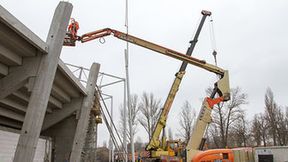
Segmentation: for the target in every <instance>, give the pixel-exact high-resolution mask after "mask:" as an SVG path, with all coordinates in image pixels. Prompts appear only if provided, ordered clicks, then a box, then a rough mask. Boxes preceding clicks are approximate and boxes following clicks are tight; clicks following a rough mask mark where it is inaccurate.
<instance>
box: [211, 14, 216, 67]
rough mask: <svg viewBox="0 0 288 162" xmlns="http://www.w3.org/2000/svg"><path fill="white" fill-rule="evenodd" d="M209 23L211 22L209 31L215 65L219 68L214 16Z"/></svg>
mask: <svg viewBox="0 0 288 162" xmlns="http://www.w3.org/2000/svg"><path fill="white" fill-rule="evenodd" d="M209 22H210V23H209V31H210V41H211V49H212V55H213V57H214V61H215V65H216V66H217V47H216V39H215V31H214V22H213V18H212V15H211V16H210V21H209Z"/></svg>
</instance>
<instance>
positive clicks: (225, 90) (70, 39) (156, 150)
mask: <svg viewBox="0 0 288 162" xmlns="http://www.w3.org/2000/svg"><path fill="white" fill-rule="evenodd" d="M201 13H202V15H203V17H202V19H201V22H200V25H199V27H198V30H197V32H196V35H195V38H194V39H193V40H192V41H191V42H190V43H191V45H190V47H189V48H188V50H187V52H186V55H185V54H182V53H180V52H177V51H174V50H171V49H169V48H166V47H163V46H160V45H157V44H155V43H152V42H149V41H146V40H143V39H140V38H137V37H135V36H132V35H128V34H126V33H123V32H120V31H117V30H114V29H110V28H105V29H101V30H96V31H94V32H90V33H86V34H84V35H82V36H78V35H75V33H77V31H76V32H75V31H72V30H69V29H68V33H67V35H66V37H65V39H64V43H63V45H64V46H76V41H81V42H82V43H85V42H88V41H92V40H95V39H98V38H102V37H105V36H109V35H113V36H114V37H116V38H119V39H121V40H124V41H127V42H130V43H132V44H135V45H138V46H142V47H144V48H147V49H150V50H152V51H156V52H158V53H160V54H163V55H166V56H169V57H172V58H175V59H178V60H181V61H183V63H182V65H181V67H180V69H179V71H178V72H177V73H176V74H175V76H176V77H175V80H174V82H173V84H172V86H171V89H170V91H169V94H168V97H167V100H166V102H165V104H164V107H163V109H162V112H161V115H160V118H159V120H158V122H157V125H156V127H155V129H154V132H153V135H152V138H151V140H150V141H149V144H148V145H147V146H146V150H147V151H149V152H150V154H151V157H152V158H156V159H159V157H160V156H168V155H169V151H167V149H166V150H165V148H166V144H165V140H163V139H162V146H160V143H161V142H160V140H159V136H160V134H161V132H162V131H163V128H164V127H165V126H166V120H167V117H168V113H169V111H170V108H171V106H172V103H173V101H174V98H175V96H176V93H177V91H178V89H179V86H180V83H181V80H182V78H183V76H184V74H185V70H186V67H187V65H188V64H192V65H194V66H197V67H200V68H202V69H205V70H207V71H210V72H213V73H215V74H217V75H218V76H219V78H220V79H219V80H218V81H217V82H216V83H215V84H214V90H213V93H212V94H211V96H210V98H206V99H205V101H206V102H207V104H208V105H210V107H213V105H214V104H215V103H219V102H222V101H228V100H229V99H230V87H229V76H228V71H227V70H224V69H222V68H220V67H217V66H215V65H212V64H209V63H206V61H204V60H199V59H197V58H194V57H191V55H192V52H193V49H194V47H195V44H196V42H197V39H198V36H199V34H200V31H201V28H202V26H203V24H204V21H205V19H206V17H207V16H210V15H211V12H209V11H202V12H201ZM76 23H77V22H76V21H75V20H73V21H71V24H70V25H69V27H70V26H71V27H70V29H76V27H74V26H76V25H77V29H78V28H79V24H78V23H77V24H76ZM216 94H218V98H215V99H214V96H215V95H216ZM204 131H205V130H204Z"/></svg>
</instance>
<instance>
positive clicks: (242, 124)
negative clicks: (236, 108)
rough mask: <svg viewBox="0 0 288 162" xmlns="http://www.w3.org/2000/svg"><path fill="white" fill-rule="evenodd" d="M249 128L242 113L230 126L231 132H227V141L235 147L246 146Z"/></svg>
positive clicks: (248, 138) (248, 139)
mask: <svg viewBox="0 0 288 162" xmlns="http://www.w3.org/2000/svg"><path fill="white" fill-rule="evenodd" d="M249 132H250V130H249V125H248V121H247V120H246V114H245V113H243V114H242V115H241V116H240V118H239V119H238V120H236V122H235V124H234V125H233V127H232V128H231V133H230V134H229V136H230V140H229V143H230V144H232V143H234V146H235V147H240V146H244V147H246V146H247V143H249V141H250V133H249Z"/></svg>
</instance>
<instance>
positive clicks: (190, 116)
mask: <svg viewBox="0 0 288 162" xmlns="http://www.w3.org/2000/svg"><path fill="white" fill-rule="evenodd" d="M195 117H196V112H195V109H192V107H191V105H190V103H189V102H188V101H185V102H184V104H183V106H182V107H181V112H180V119H179V123H180V129H179V130H178V131H179V135H180V136H181V137H182V138H183V139H184V142H185V143H186V144H187V143H188V141H189V139H190V136H191V133H192V128H193V121H194V119H195Z"/></svg>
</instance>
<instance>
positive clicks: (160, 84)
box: [0, 0, 288, 145]
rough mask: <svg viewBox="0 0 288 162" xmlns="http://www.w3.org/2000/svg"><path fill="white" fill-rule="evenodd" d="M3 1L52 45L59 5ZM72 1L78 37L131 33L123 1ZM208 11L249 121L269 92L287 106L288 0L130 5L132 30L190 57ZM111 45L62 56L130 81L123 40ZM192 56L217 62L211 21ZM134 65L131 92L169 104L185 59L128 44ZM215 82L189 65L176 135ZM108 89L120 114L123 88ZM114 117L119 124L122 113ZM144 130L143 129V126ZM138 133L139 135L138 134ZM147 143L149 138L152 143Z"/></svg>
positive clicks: (175, 110) (174, 121)
mask: <svg viewBox="0 0 288 162" xmlns="http://www.w3.org/2000/svg"><path fill="white" fill-rule="evenodd" d="M0 2H1V5H2V6H3V7H4V8H6V9H7V10H8V11H10V12H11V13H12V14H13V15H14V16H15V17H17V18H18V19H19V20H20V21H21V22H23V23H24V24H25V25H26V26H27V27H29V28H30V29H31V30H32V31H33V32H35V33H36V34H37V35H38V36H39V37H40V38H42V39H43V40H46V36H47V34H48V30H49V27H50V23H51V19H52V16H53V13H54V9H55V8H56V6H57V5H58V3H59V0H49V1H39V0H21V1H19V0H8V1H7V0H5V1H4V0H0ZM70 2H71V3H72V4H73V6H74V8H73V13H72V17H74V18H75V19H76V20H77V21H78V22H79V23H80V30H79V33H80V34H84V33H86V32H90V31H94V30H97V29H101V28H106V27H110V28H114V29H117V30H120V31H126V30H125V26H124V23H125V0H122V1H119V0H102V1H91V0H90V1H89V0H81V1H76V0H73V1H72V0H71V1H70ZM202 9H205V10H210V11H211V12H212V15H213V16H212V17H213V20H214V30H215V36H216V44H217V51H218V56H217V59H218V65H219V66H220V67H222V68H224V69H227V70H229V72H230V84H231V87H232V88H233V87H237V86H239V87H240V88H241V89H242V91H243V92H245V93H247V94H248V101H249V104H248V105H246V106H245V107H244V108H245V109H246V111H247V114H248V116H249V117H250V118H251V117H252V116H253V114H255V113H258V112H263V111H264V94H265V91H266V88H267V87H271V89H272V91H273V92H274V95H275V99H276V102H278V104H280V105H283V106H285V105H286V106H287V105H288V103H287V96H288V95H287V93H288V87H287V83H288V77H287V73H286V72H285V71H286V70H287V69H288V64H287V63H288V56H287V52H288V46H287V40H288V32H287V30H288V1H287V0H274V1H272V0H233V1H231V0H220V1H215V0H201V1H195V0H194V1H192V0H181V1H179V0H178V1H176V0H156V1H155V0H145V1H140V0H136V1H129V33H130V34H132V35H135V36H137V37H140V38H142V39H146V40H149V41H151V42H154V43H157V44H160V45H162V46H166V47H169V48H171V49H174V50H177V51H179V52H182V53H185V52H186V50H187V47H188V46H189V41H190V40H191V39H192V38H193V34H194V32H195V30H196V28H197V26H198V23H199V20H200V17H201V14H200V12H201V10H202ZM105 40H106V43H105V44H101V43H99V41H97V40H96V41H93V42H89V43H86V44H80V43H79V44H78V45H77V47H76V48H71V47H64V48H63V50H62V55H61V59H62V60H63V61H64V62H67V63H71V64H75V65H79V66H84V67H88V68H89V67H90V66H91V64H92V62H98V63H100V64H101V72H105V73H109V74H113V75H117V76H119V77H124V76H125V69H124V55H123V53H124V48H125V46H126V44H125V42H123V41H121V40H118V39H116V38H113V37H112V36H111V37H107V38H106V39H105ZM192 55H193V56H194V57H197V58H199V59H204V60H206V61H207V62H209V63H214V61H213V57H212V49H211V41H210V32H209V21H206V22H205V24H204V27H203V30H202V32H201V34H200V38H199V41H198V44H197V45H196V49H195V51H194V53H193V54H192ZM129 61H130V64H129V68H130V69H129V70H130V83H131V92H132V93H135V94H139V95H141V94H142V92H143V91H146V92H152V93H154V94H155V96H156V97H157V98H159V99H161V100H162V103H164V101H165V99H166V97H167V94H168V91H169V89H170V86H171V84H172V82H173V80H174V74H175V73H176V72H177V71H178V69H179V67H180V65H181V62H180V61H178V60H174V59H172V58H169V57H166V56H163V55H159V54H157V53H155V52H153V51H150V50H147V49H144V48H141V47H138V46H135V45H130V54H129ZM215 81H216V77H215V75H214V74H212V73H210V72H207V71H205V70H202V69H199V68H197V67H193V66H191V65H190V66H188V68H187V72H186V75H185V77H184V79H183V81H182V84H181V86H180V90H179V92H178V94H177V96H176V99H175V102H174V104H173V107H172V110H171V112H170V116H173V118H170V119H168V124H167V126H168V127H171V128H172V129H173V131H174V132H175V133H176V132H177V128H176V127H177V126H178V118H177V116H178V114H179V110H180V108H181V106H182V104H183V103H184V101H185V100H188V101H189V102H190V103H191V105H192V107H193V108H195V109H196V110H197V111H198V110H199V108H200V106H201V102H202V99H203V98H204V97H205V89H206V88H207V87H209V86H212V85H213V83H214V82H215ZM103 91H104V92H105V93H108V94H111V95H113V96H114V109H115V111H114V112H116V113H118V107H119V105H120V103H121V102H122V100H123V99H122V98H123V84H122V83H121V84H120V83H119V84H118V85H114V86H111V87H109V88H105V89H103ZM285 99H286V100H285ZM115 118H116V119H115V121H118V115H115ZM101 129H103V131H101ZM138 129H139V132H143V130H142V129H141V127H140V126H139V128H138ZM100 132H101V133H100V134H99V138H100V145H101V144H102V143H101V141H103V140H108V139H106V137H107V136H106V134H107V133H106V131H105V130H104V126H101V127H100ZM141 134H143V133H141ZM104 136H106V137H105V138H104ZM136 136H140V133H138V134H137V135H136ZM141 137H142V136H141ZM144 137H145V138H147V137H146V136H144ZM145 138H144V139H143V141H147V139H145Z"/></svg>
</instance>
